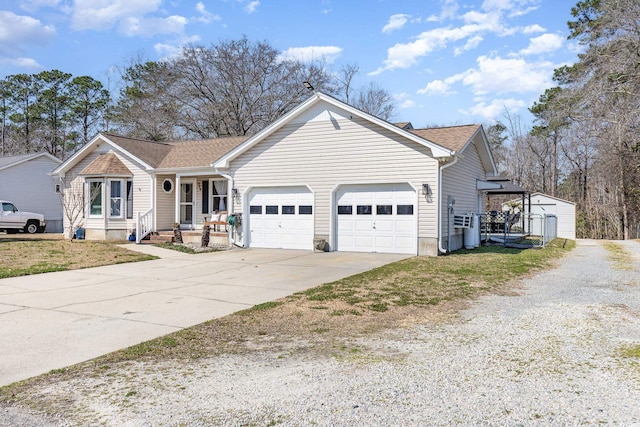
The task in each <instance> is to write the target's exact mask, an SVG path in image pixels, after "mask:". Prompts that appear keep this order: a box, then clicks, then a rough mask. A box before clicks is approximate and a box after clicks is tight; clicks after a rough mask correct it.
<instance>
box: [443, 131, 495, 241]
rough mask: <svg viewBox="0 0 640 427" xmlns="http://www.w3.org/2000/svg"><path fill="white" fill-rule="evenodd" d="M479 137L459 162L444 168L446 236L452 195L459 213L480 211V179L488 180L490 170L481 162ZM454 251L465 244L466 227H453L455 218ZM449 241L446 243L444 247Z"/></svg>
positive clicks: (445, 234) (452, 239) (444, 229)
mask: <svg viewBox="0 0 640 427" xmlns="http://www.w3.org/2000/svg"><path fill="white" fill-rule="evenodd" d="M476 138H477V140H474V141H472V143H470V144H469V145H468V146H467V147H466V149H465V150H464V151H463V152H462V158H461V159H460V160H458V162H457V163H456V164H455V165H453V166H451V167H448V168H446V169H444V170H443V171H442V224H441V230H442V239H443V242H444V241H445V240H446V238H447V199H448V196H449V195H451V196H453V198H454V199H455V205H454V207H453V209H454V213H455V214H459V215H460V214H466V213H469V212H478V211H479V210H480V207H479V206H478V200H479V199H478V197H479V194H478V191H477V190H476V180H477V179H481V180H483V179H486V173H485V170H484V167H483V166H482V163H481V161H480V155H479V154H478V149H477V146H476V144H480V143H482V142H481V141H480V140H479V138H480V136H479V135H478V136H477V137H476ZM450 226H451V235H450V247H449V249H450V250H456V249H460V248H461V247H462V246H463V243H464V242H463V229H462V228H453V218H451V224H450ZM444 246H445V244H443V247H444Z"/></svg>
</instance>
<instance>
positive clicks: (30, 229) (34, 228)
mask: <svg viewBox="0 0 640 427" xmlns="http://www.w3.org/2000/svg"><path fill="white" fill-rule="evenodd" d="M38 228H39V227H38V223H37V222H36V221H33V220H29V221H27V225H25V226H24V231H25V232H27V233H29V234H36V233H37V232H38Z"/></svg>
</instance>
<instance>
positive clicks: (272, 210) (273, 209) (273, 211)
mask: <svg viewBox="0 0 640 427" xmlns="http://www.w3.org/2000/svg"><path fill="white" fill-rule="evenodd" d="M265 213H266V214H267V215H278V206H277V205H276V206H269V205H267V206H266V209H265Z"/></svg>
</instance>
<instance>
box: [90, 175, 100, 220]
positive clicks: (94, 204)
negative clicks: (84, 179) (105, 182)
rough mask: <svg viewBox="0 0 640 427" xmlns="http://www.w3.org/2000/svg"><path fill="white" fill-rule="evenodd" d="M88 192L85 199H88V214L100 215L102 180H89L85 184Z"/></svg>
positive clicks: (92, 215)
mask: <svg viewBox="0 0 640 427" xmlns="http://www.w3.org/2000/svg"><path fill="white" fill-rule="evenodd" d="M87 191H88V192H89V194H88V197H87V200H89V216H90V217H102V180H100V181H89V182H88V185H87Z"/></svg>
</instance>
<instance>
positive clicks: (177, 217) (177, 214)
mask: <svg viewBox="0 0 640 427" xmlns="http://www.w3.org/2000/svg"><path fill="white" fill-rule="evenodd" d="M181 179H182V175H178V174H176V189H175V198H176V203H175V205H176V209H175V212H174V218H173V222H174V223H176V222H177V223H180V191H181V187H180V181H181Z"/></svg>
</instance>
